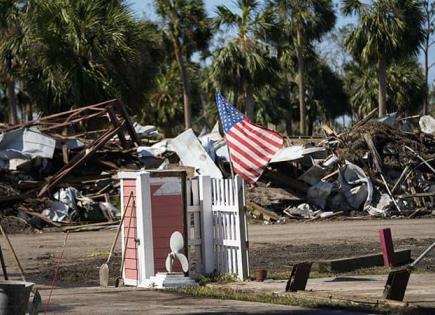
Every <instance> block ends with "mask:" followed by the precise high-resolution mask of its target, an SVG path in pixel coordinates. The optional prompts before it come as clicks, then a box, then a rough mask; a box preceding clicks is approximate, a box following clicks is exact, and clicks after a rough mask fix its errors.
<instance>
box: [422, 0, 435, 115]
mask: <svg viewBox="0 0 435 315" xmlns="http://www.w3.org/2000/svg"><path fill="white" fill-rule="evenodd" d="M421 4H422V7H423V12H424V27H423V32H424V40H423V42H422V45H421V48H422V51H423V55H424V69H423V71H424V72H423V73H424V80H425V82H426V87H427V96H426V98H425V101H424V104H423V115H427V114H428V111H429V92H430V87H429V71H430V69H431V68H432V67H433V66H435V62H434V63H432V64H429V56H430V51H431V49H432V46H433V45H435V39H434V38H433V35H434V33H435V1H433V0H421Z"/></svg>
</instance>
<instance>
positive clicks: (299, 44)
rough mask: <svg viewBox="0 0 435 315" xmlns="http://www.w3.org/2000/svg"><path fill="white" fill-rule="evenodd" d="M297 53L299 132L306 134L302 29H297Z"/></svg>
mask: <svg viewBox="0 0 435 315" xmlns="http://www.w3.org/2000/svg"><path fill="white" fill-rule="evenodd" d="M296 54H297V58H298V87H299V132H300V134H301V135H303V136H304V135H306V123H305V122H306V118H305V117H306V106H305V80H304V66H305V65H304V57H303V55H302V31H301V30H300V29H298V30H297V44H296Z"/></svg>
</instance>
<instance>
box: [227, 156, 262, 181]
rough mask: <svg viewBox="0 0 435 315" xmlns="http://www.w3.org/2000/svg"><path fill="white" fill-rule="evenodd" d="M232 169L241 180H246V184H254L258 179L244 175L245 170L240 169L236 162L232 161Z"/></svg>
mask: <svg viewBox="0 0 435 315" xmlns="http://www.w3.org/2000/svg"><path fill="white" fill-rule="evenodd" d="M233 169H234V172H235V173H236V174H237V175H239V176H240V177H241V178H243V179H244V180H246V181H247V182H248V183H250V184H255V182H256V181H257V179H258V178H259V177H260V175H259V176H253V175H248V174H247V173H246V169H245V168H241V167H240V166H239V165H238V164H237V163H236V162H234V161H233Z"/></svg>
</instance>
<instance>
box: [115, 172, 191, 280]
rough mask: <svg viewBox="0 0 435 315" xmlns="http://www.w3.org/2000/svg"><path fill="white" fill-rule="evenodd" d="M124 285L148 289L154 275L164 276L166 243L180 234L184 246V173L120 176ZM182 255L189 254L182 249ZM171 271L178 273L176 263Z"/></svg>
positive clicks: (185, 227)
mask: <svg viewBox="0 0 435 315" xmlns="http://www.w3.org/2000/svg"><path fill="white" fill-rule="evenodd" d="M118 177H119V179H120V182H121V189H120V191H121V209H122V213H124V212H125V211H126V216H125V219H124V223H123V228H122V252H123V253H125V256H124V257H123V258H122V259H125V264H124V270H123V278H124V283H125V284H126V285H132V286H139V287H141V286H148V280H149V279H150V277H152V276H154V275H155V274H156V273H157V272H165V271H166V268H165V260H166V257H167V255H168V254H169V253H170V251H171V250H170V248H169V239H170V237H171V235H172V233H173V232H175V231H179V232H180V233H181V234H182V235H183V237H184V239H185V240H186V242H185V244H187V222H186V200H185V198H186V173H185V172H183V171H170V170H168V171H149V172H145V171H140V172H120V173H118ZM184 254H185V255H186V256H187V254H188V250H187V245H185V249H184ZM174 271H181V266H180V265H179V263H177V264H175V266H174Z"/></svg>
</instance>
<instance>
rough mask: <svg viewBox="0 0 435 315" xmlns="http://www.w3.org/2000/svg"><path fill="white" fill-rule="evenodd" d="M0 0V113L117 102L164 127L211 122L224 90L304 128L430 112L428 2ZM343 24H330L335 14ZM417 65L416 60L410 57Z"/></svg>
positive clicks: (271, 117) (8, 117) (251, 113)
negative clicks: (346, 21) (140, 9)
mask: <svg viewBox="0 0 435 315" xmlns="http://www.w3.org/2000/svg"><path fill="white" fill-rule="evenodd" d="M154 5H155V9H156V12H155V13H156V14H157V16H158V17H159V21H158V22H153V21H151V20H147V19H139V18H137V17H136V16H135V15H134V14H133V13H132V12H131V9H130V8H129V7H128V5H127V2H126V1H122V0H44V1H36V0H0V120H1V121H3V122H8V123H11V124H15V123H18V122H21V121H27V120H30V119H32V117H33V115H34V114H35V113H44V114H49V113H54V112H59V111H64V110H68V109H71V108H74V107H79V106H83V105H86V104H92V103H96V102H99V101H102V100H106V99H109V98H114V97H119V98H121V99H122V100H123V101H124V103H125V104H126V105H127V106H128V109H129V112H130V114H132V115H135V116H137V119H138V120H139V121H141V122H143V123H147V124H154V125H157V126H158V127H159V128H160V129H161V130H162V131H163V132H164V134H165V136H168V137H170V136H173V135H176V134H177V133H178V132H180V131H181V130H183V129H185V128H190V127H194V128H195V129H197V130H198V131H199V130H201V129H202V128H203V127H204V126H208V127H212V125H213V124H214V123H215V122H216V119H217V113H216V106H215V102H214V94H215V92H216V91H217V90H220V91H222V92H223V93H224V94H225V95H226V96H227V97H228V99H229V100H230V101H231V102H233V103H234V104H235V105H236V106H237V107H239V109H240V110H241V111H243V112H244V113H245V114H246V115H247V116H248V117H249V118H250V119H251V120H253V121H256V122H258V123H261V124H264V125H266V124H269V123H271V124H274V125H276V126H277V128H278V130H279V131H281V132H286V133H287V134H289V135H308V134H312V133H313V132H315V131H316V126H318V125H319V123H320V122H323V123H328V124H331V125H336V124H337V123H341V120H339V119H338V118H340V117H342V118H343V122H344V121H345V120H349V119H350V120H354V119H358V118H361V117H363V116H364V115H365V114H367V113H368V112H369V111H371V110H373V109H374V108H378V109H379V115H380V116H382V115H385V114H386V113H388V112H393V111H398V112H400V113H402V114H404V115H411V114H414V113H418V112H421V113H429V112H431V111H432V110H433V109H432V108H433V104H434V98H435V96H434V94H435V92H434V89H435V87H434V85H433V83H431V82H429V76H430V71H431V70H432V67H433V66H434V65H433V64H430V60H431V59H430V56H431V53H432V54H433V50H432V51H431V48H432V46H433V45H434V43H435V40H434V37H435V36H434V29H435V2H434V1H423V0H375V1H371V2H363V1H357V0H342V1H341V2H340V4H339V6H338V7H337V6H335V5H334V3H333V1H332V0H265V1H257V0H236V1H234V7H235V9H230V8H229V7H227V6H223V5H220V6H217V7H216V10H215V14H213V17H211V16H210V15H209V14H208V13H207V12H206V10H205V7H204V1H203V0H155V1H154ZM339 11H340V12H341V14H343V15H347V16H353V17H354V18H355V20H356V23H355V24H352V25H345V26H342V27H341V28H336V20H337V14H339V13H340V12H339ZM420 53H421V54H422V56H423V59H424V61H423V63H422V64H420V63H419V62H418V60H417V57H418V55H419V54H420Z"/></svg>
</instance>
